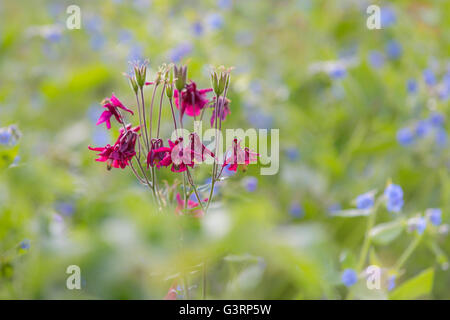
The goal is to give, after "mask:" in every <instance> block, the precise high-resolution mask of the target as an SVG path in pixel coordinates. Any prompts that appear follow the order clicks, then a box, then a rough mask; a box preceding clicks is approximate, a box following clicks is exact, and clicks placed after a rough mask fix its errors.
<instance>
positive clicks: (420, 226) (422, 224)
mask: <svg viewBox="0 0 450 320" xmlns="http://www.w3.org/2000/svg"><path fill="white" fill-rule="evenodd" d="M426 228H427V219H425V218H424V217H419V218H417V224H416V230H417V233H418V234H422V233H423V232H424V231H425V229H426Z"/></svg>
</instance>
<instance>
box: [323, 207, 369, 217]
mask: <svg viewBox="0 0 450 320" xmlns="http://www.w3.org/2000/svg"><path fill="white" fill-rule="evenodd" d="M370 212H371V210H360V209H349V210H340V211H336V212H333V214H332V215H331V216H336V217H342V218H353V217H361V216H368V215H369V214H370Z"/></svg>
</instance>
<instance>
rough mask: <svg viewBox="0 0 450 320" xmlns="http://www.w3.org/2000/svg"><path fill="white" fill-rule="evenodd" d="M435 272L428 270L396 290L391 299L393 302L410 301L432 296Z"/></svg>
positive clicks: (431, 269)
mask: <svg viewBox="0 0 450 320" xmlns="http://www.w3.org/2000/svg"><path fill="white" fill-rule="evenodd" d="M433 278H434V270H433V268H429V269H426V270H424V271H422V272H421V273H420V274H418V275H417V276H415V277H414V278H412V279H409V280H408V281H406V282H404V283H403V284H402V285H401V286H399V287H398V288H397V289H395V290H394V291H393V292H392V293H391V295H390V298H391V299H393V300H410V299H417V298H419V297H422V296H425V295H428V294H430V292H431V289H432V288H433Z"/></svg>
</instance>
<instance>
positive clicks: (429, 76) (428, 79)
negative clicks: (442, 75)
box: [422, 69, 436, 87]
mask: <svg viewBox="0 0 450 320" xmlns="http://www.w3.org/2000/svg"><path fill="white" fill-rule="evenodd" d="M422 75H423V80H424V81H425V83H426V84H427V85H428V86H430V87H431V86H434V85H435V84H436V77H435V75H434V72H433V71H432V70H431V69H425V70H424V71H423V74H422Z"/></svg>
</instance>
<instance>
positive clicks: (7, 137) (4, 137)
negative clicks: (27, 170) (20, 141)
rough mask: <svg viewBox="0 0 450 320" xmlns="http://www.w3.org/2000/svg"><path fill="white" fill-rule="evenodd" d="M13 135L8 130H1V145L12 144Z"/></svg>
mask: <svg viewBox="0 0 450 320" xmlns="http://www.w3.org/2000/svg"><path fill="white" fill-rule="evenodd" d="M11 138H12V134H11V132H10V131H9V130H8V128H0V144H3V145H8V144H9V143H10V142H11Z"/></svg>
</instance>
